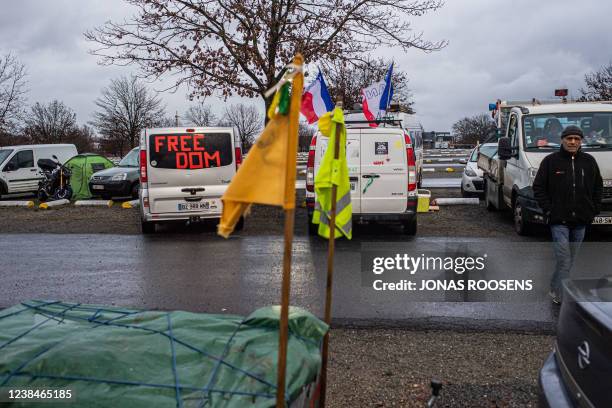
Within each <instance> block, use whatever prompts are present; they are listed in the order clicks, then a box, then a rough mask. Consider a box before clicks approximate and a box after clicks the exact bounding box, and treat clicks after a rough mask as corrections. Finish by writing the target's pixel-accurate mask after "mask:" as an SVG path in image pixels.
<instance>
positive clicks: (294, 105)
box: [217, 54, 304, 238]
mask: <svg viewBox="0 0 612 408" xmlns="http://www.w3.org/2000/svg"><path fill="white" fill-rule="evenodd" d="M303 62H304V60H303V58H302V56H301V55H300V54H297V55H296V56H295V58H294V59H293V65H294V67H296V68H297V73H296V74H295V76H294V77H293V82H292V85H291V98H290V102H289V113H288V114H282V113H281V112H271V114H270V120H269V121H268V124H267V125H266V127H265V129H264V131H263V133H262V134H261V136H260V137H259V139H258V140H257V142H256V143H255V145H254V146H253V147H252V148H251V150H250V151H249V154H248V156H247V159H246V160H245V161H244V163H243V164H242V165H241V166H240V168H239V169H238V172H237V173H236V175H235V176H234V178H233V179H232V182H231V183H230V184H229V186H228V187H227V190H226V191H225V194H223V197H221V200H222V201H223V214H222V216H221V222H220V223H219V226H218V231H217V232H218V234H219V235H221V236H222V237H224V238H227V237H228V236H229V235H230V234H231V233H232V231H234V227H235V226H236V223H237V222H238V220H239V219H240V217H241V216H242V215H243V214H244V213H245V212H246V211H247V210H248V209H249V207H250V206H251V204H253V203H257V204H267V205H277V206H281V207H283V208H284V209H286V210H288V209H293V208H295V178H296V156H297V135H298V123H299V115H300V102H301V98H302V88H303V86H304V77H303V75H302V71H301V69H302V65H303ZM278 100H279V98H278V97H275V102H276V103H278ZM282 102H283V101H281V102H280V103H281V104H282ZM274 105H275V103H273V106H274ZM272 110H273V109H271V111H272Z"/></svg>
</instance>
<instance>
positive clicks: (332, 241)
mask: <svg viewBox="0 0 612 408" xmlns="http://www.w3.org/2000/svg"><path fill="white" fill-rule="evenodd" d="M336 107H337V108H338V109H342V101H339V102H337V103H336ZM341 130H342V126H341V125H339V124H336V140H335V144H334V160H338V158H339V157H340V131H341ZM337 198H338V186H336V185H335V184H332V194H331V200H332V204H331V217H330V220H329V243H328V246H327V284H326V288H325V323H327V324H328V325H330V327H331V307H332V287H333V280H334V251H335V245H336V200H337ZM328 354H329V331H328V332H327V333H326V334H325V337H324V338H323V355H322V357H321V397H320V405H321V407H325V399H326V394H327V361H328Z"/></svg>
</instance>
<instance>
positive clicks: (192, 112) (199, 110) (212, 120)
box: [185, 101, 217, 126]
mask: <svg viewBox="0 0 612 408" xmlns="http://www.w3.org/2000/svg"><path fill="white" fill-rule="evenodd" d="M185 119H186V120H187V121H188V122H189V123H190V124H192V125H195V126H214V125H215V124H216V122H217V116H216V115H215V114H214V113H213V111H212V109H211V107H210V105H208V104H205V103H204V101H199V102H198V103H197V104H195V105H192V106H190V107H189V109H188V110H187V112H186V113H185Z"/></svg>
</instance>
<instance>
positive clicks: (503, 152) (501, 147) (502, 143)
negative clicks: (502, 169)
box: [497, 137, 512, 160]
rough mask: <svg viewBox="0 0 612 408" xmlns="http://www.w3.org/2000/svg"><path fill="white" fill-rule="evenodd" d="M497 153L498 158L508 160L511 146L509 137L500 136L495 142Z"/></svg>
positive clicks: (510, 154) (510, 155)
mask: <svg viewBox="0 0 612 408" xmlns="http://www.w3.org/2000/svg"><path fill="white" fill-rule="evenodd" d="M497 154H498V155H499V158H500V160H508V159H509V158H511V157H512V146H511V145H510V138H509V137H501V138H500V139H499V142H497Z"/></svg>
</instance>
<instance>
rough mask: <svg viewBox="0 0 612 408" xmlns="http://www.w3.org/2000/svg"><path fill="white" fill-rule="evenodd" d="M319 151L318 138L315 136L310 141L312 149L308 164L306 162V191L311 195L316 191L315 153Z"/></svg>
mask: <svg viewBox="0 0 612 408" xmlns="http://www.w3.org/2000/svg"><path fill="white" fill-rule="evenodd" d="M316 150H317V136H316V135H315V136H313V137H312V139H311V140H310V148H309V149H308V162H306V191H310V192H311V193H312V192H313V191H314V164H315V152H316Z"/></svg>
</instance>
